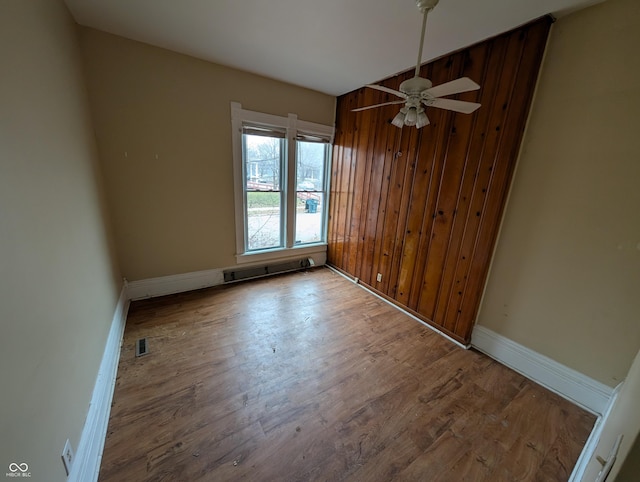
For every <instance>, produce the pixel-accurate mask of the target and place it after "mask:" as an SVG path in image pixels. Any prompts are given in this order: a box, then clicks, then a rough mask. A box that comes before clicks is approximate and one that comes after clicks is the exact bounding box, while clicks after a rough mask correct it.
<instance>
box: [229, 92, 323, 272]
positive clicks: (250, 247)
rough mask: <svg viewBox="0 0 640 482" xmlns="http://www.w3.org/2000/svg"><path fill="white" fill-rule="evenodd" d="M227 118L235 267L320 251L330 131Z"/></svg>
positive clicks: (236, 109) (263, 118) (257, 116)
mask: <svg viewBox="0 0 640 482" xmlns="http://www.w3.org/2000/svg"><path fill="white" fill-rule="evenodd" d="M231 113H232V126H233V156H234V179H235V205H236V249H237V257H238V262H244V261H253V260H255V259H257V258H260V259H268V258H275V257H282V256H283V255H287V253H289V252H291V253H294V252H295V253H296V254H307V253H310V252H312V251H314V250H315V251H318V250H319V249H320V250H322V251H324V250H325V249H326V225H327V209H326V204H327V200H328V196H327V193H328V187H329V186H328V172H329V171H328V169H329V161H330V156H331V140H332V136H333V127H330V126H324V125H320V124H314V123H311V122H305V121H300V120H298V119H297V117H296V116H295V115H293V114H289V116H288V117H280V116H274V115H270V114H263V113H260V112H252V111H247V110H243V109H242V107H241V106H240V104H237V103H232V104H231Z"/></svg>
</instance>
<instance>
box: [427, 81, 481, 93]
mask: <svg viewBox="0 0 640 482" xmlns="http://www.w3.org/2000/svg"><path fill="white" fill-rule="evenodd" d="M479 88H480V86H479V85H478V84H476V83H475V82H474V81H473V80H471V79H470V78H469V77H460V78H459V79H456V80H452V81H451V82H445V83H444V84H440V85H436V86H435V87H431V88H430V89H427V90H425V92H426V93H427V94H429V95H432V96H433V97H444V96H445V95H452V94H460V93H461V92H469V91H472V90H478V89H479Z"/></svg>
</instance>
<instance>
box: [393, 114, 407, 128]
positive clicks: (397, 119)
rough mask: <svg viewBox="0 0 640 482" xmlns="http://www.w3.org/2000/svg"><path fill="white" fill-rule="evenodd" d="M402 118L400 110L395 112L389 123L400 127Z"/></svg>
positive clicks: (402, 124)
mask: <svg viewBox="0 0 640 482" xmlns="http://www.w3.org/2000/svg"><path fill="white" fill-rule="evenodd" d="M404 118H405V114H404V112H402V111H400V112H398V113H397V114H396V116H395V117H394V118H393V120H392V121H391V123H392V124H393V125H394V126H396V127H399V128H402V126H404Z"/></svg>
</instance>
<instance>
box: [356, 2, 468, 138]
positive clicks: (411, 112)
mask: <svg viewBox="0 0 640 482" xmlns="http://www.w3.org/2000/svg"><path fill="white" fill-rule="evenodd" d="M438 1H439V0H416V5H417V6H418V9H419V10H420V11H421V12H422V15H423V18H422V33H421V35H420V47H419V49H418V62H417V63H416V71H415V74H414V76H413V77H412V78H411V79H407V80H405V81H404V82H402V83H401V84H400V91H397V90H393V89H390V88H389V87H384V86H383V85H375V84H373V85H367V86H365V87H369V88H371V89H376V90H381V91H382V92H387V93H389V94H393V95H396V96H398V97H400V98H401V99H402V100H394V101H391V102H385V103H383V104H376V105H370V106H367V107H360V108H359V109H353V111H352V112H358V111H362V110H367V109H373V108H375V107H382V106H385V105H393V104H404V107H402V108H401V109H400V112H398V114H397V115H396V116H395V117H394V118H393V120H392V121H391V123H392V124H393V125H394V126H396V127H402V126H405V125H406V126H416V128H418V129H420V128H421V127H424V126H426V125H429V118H428V117H427V114H426V113H425V111H424V108H425V107H429V106H431V107H438V108H440V109H446V110H452V111H454V112H462V113H463V114H471V113H472V112H474V111H475V110H476V109H477V108H478V107H480V104H477V103H475V102H465V101H462V100H454V99H443V98H442V97H444V96H447V95H453V94H460V93H462V92H469V91H472V90H478V89H479V88H480V86H479V85H478V84H476V83H475V82H474V81H473V80H471V79H469V78H468V77H461V78H459V79H456V80H452V81H451V82H446V83H444V84H440V85H437V86H435V87H432V84H431V81H430V80H429V79H426V78H424V77H420V63H421V61H422V47H423V44H424V33H425V30H426V26H427V15H428V14H429V11H431V10H433V8H434V7H435V6H436V5H437V4H438Z"/></svg>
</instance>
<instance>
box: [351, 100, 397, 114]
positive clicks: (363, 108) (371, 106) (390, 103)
mask: <svg viewBox="0 0 640 482" xmlns="http://www.w3.org/2000/svg"><path fill="white" fill-rule="evenodd" d="M405 102H406V101H404V100H394V101H393V102H385V103H384V104H376V105H368V106H367V107H359V108H357V109H351V112H360V111H361V110H367V109H373V108H374V107H382V106H383V105H394V104H404V103H405Z"/></svg>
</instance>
